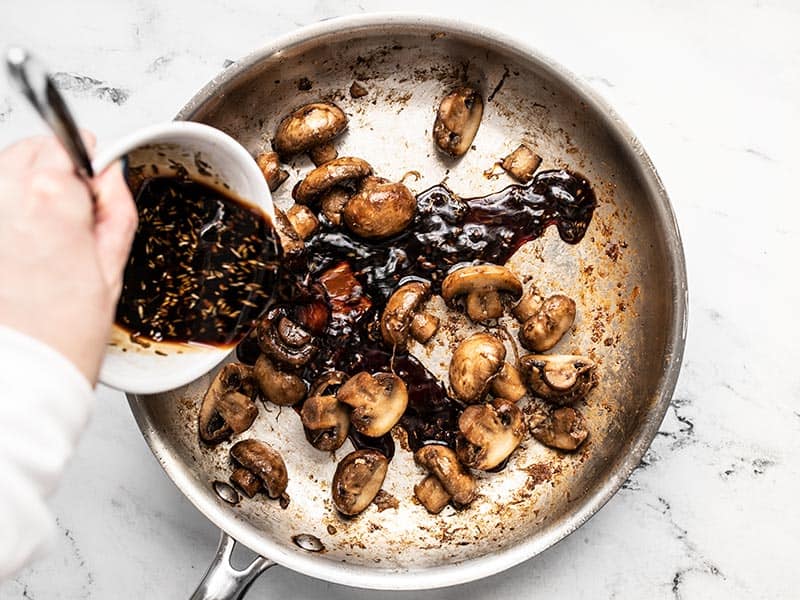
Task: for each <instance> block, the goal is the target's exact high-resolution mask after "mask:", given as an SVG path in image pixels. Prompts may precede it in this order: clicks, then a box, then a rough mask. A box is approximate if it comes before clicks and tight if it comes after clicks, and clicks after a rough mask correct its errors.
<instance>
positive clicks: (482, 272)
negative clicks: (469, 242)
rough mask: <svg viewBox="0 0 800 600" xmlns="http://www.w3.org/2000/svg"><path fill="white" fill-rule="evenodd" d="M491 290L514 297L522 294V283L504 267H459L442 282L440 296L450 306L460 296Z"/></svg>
mask: <svg viewBox="0 0 800 600" xmlns="http://www.w3.org/2000/svg"><path fill="white" fill-rule="evenodd" d="M491 292H505V293H507V294H510V295H511V296H513V297H514V298H515V299H516V298H519V297H520V296H521V295H522V283H521V282H520V280H519V278H518V277H517V276H516V275H514V273H512V272H511V271H510V270H509V269H507V268H506V267H503V266H501V265H491V264H489V265H472V266H468V267H461V268H460V269H456V270H455V271H453V272H452V273H450V274H449V275H448V276H447V277H445V278H444V281H443V282H442V298H444V300H445V302H447V303H448V304H449V305H450V306H452V305H453V302H454V300H455V299H456V298H458V297H460V296H464V295H472V294H478V295H480V294H489V293H491Z"/></svg>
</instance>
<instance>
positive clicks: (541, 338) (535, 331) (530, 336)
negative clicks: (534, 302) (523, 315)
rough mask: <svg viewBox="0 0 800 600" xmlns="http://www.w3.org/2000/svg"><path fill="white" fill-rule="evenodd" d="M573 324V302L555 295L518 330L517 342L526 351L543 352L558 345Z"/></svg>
mask: <svg viewBox="0 0 800 600" xmlns="http://www.w3.org/2000/svg"><path fill="white" fill-rule="evenodd" d="M574 322H575V301H574V300H573V299H572V298H569V297H568V296H565V295H563V294H555V295H554V296H550V297H549V298H548V299H547V300H545V301H544V302H542V304H541V306H540V307H539V310H537V311H536V313H535V314H534V315H533V316H532V317H531V318H529V319H527V320H526V321H525V322H524V323H523V324H522V327H520V329H519V341H520V342H521V343H522V345H523V346H525V347H526V348H527V349H528V350H533V351H534V352H544V351H545V350H550V348H552V347H553V346H555V345H556V344H557V343H558V340H560V339H561V338H562V337H563V335H564V334H565V333H566V332H567V331H569V328H570V327H572V324H573V323H574Z"/></svg>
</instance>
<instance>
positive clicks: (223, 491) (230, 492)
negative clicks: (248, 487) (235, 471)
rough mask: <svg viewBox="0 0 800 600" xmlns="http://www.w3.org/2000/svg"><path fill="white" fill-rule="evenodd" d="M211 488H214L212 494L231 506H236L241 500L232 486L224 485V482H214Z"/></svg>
mask: <svg viewBox="0 0 800 600" xmlns="http://www.w3.org/2000/svg"><path fill="white" fill-rule="evenodd" d="M211 487H212V488H214V493H215V494H217V496H219V497H220V498H221V499H222V500H224V501H225V502H227V503H228V504H230V505H232V506H236V505H237V504H239V500H241V496H240V495H239V492H237V491H236V490H235V489H234V488H233V486H232V485H229V484H227V483H225V482H224V481H219V480H217V481H215V482H214V483H212V484H211Z"/></svg>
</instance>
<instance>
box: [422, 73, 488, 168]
mask: <svg viewBox="0 0 800 600" xmlns="http://www.w3.org/2000/svg"><path fill="white" fill-rule="evenodd" d="M482 117H483V98H481V95H480V93H479V92H478V91H477V90H475V89H473V88H469V87H460V88H456V89H455V90H453V91H452V92H450V93H449V94H448V95H447V96H445V97H444V98H443V99H442V102H441V104H439V110H438V112H437V113H436V121H435V122H434V124H433V139H434V141H435V142H436V146H437V147H438V148H439V150H441V151H442V152H444V153H445V154H448V155H450V156H453V157H458V156H463V155H464V154H466V152H467V150H469V148H470V146H471V145H472V140H474V139H475V134H476V133H478V127H480V124H481V118H482Z"/></svg>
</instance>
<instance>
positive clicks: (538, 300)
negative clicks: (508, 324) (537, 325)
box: [511, 286, 543, 323]
mask: <svg viewBox="0 0 800 600" xmlns="http://www.w3.org/2000/svg"><path fill="white" fill-rule="evenodd" d="M542 302H543V299H542V297H541V296H540V295H539V292H538V291H537V290H536V288H535V287H534V286H531V287H529V288H528V289H527V290H526V291H525V292H524V293H523V294H522V297H521V298H520V299H519V302H517V303H516V304H515V305H514V306H513V308H512V309H511V314H512V315H514V318H515V319H516V320H517V321H519V322H520V323H524V322H525V321H527V320H528V319H530V318H531V317H533V315H535V314H536V313H537V312H538V311H539V307H541V306H542Z"/></svg>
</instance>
